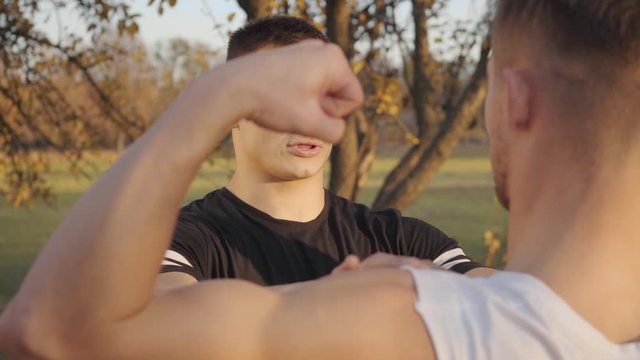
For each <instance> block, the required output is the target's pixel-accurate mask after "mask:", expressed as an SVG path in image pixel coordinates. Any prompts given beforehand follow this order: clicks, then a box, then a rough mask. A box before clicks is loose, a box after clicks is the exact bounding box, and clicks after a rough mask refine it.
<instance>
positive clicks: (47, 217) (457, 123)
mask: <svg viewBox="0 0 640 360" xmlns="http://www.w3.org/2000/svg"><path fill="white" fill-rule="evenodd" d="M490 12H491V4H490V2H489V1H488V0H487V1H485V0H311V1H309V0H136V1H123V0H67V1H60V0H48V1H44V0H43V1H35V0H0V42H1V46H0V149H1V151H0V194H1V195H2V198H1V199H0V309H2V308H3V307H4V305H5V304H6V303H7V301H8V300H9V299H10V297H11V296H12V295H13V294H14V293H15V291H16V290H17V287H18V286H19V284H20V282H21V281H22V279H23V278H24V276H25V274H26V272H27V270H28V268H29V266H30V264H31V263H32V261H33V259H34V257H35V256H36V255H37V252H38V251H39V249H40V248H41V247H42V245H43V244H44V242H45V241H46V240H47V238H48V237H49V236H50V235H51V233H52V232H53V230H54V229H55V227H56V225H57V224H58V223H59V222H60V221H61V219H62V218H63V217H64V215H65V214H66V212H67V211H68V210H69V208H70V207H71V205H72V204H73V203H74V202H75V201H76V199H77V198H78V197H79V196H80V195H81V194H82V192H83V191H84V190H85V189H86V188H87V187H88V186H89V185H90V184H91V183H92V182H93V181H94V180H95V179H96V177H97V176H98V175H99V174H100V173H101V172H102V171H104V169H105V168H107V167H108V166H109V165H110V164H112V163H113V161H114V160H115V159H116V158H117V157H118V156H119V154H121V153H122V151H123V150H125V149H126V147H127V146H128V145H129V144H131V142H132V141H134V140H135V139H136V138H137V137H138V136H139V135H140V134H141V133H142V132H144V130H145V129H146V128H148V127H149V126H150V125H151V124H152V123H153V121H154V120H155V119H156V118H157V117H158V116H159V115H160V114H161V113H162V112H163V110H164V109H165V108H166V107H167V106H168V105H169V104H170V103H171V102H172V100H173V99H174V98H175V97H176V96H177V94H178V93H179V92H180V91H181V90H182V89H183V88H184V87H185V85H186V84H187V83H188V82H189V81H190V80H191V79H193V78H194V77H196V76H198V74H200V73H202V72H204V71H207V69H210V68H212V67H214V66H216V65H217V64H220V63H222V62H224V57H225V52H226V42H227V40H228V37H229V33H230V32H232V31H234V30H236V29H238V28H239V27H240V26H242V25H243V24H244V23H245V22H246V21H249V20H251V19H255V18H258V17H262V16H268V15H271V14H289V15H292V16H296V17H302V18H305V19H308V20H309V21H311V22H313V23H314V24H315V25H316V26H317V27H318V28H320V29H321V30H323V31H324V32H325V33H326V34H327V36H328V37H329V38H330V39H331V40H332V41H334V42H335V43H337V44H338V45H339V46H340V47H341V48H342V49H343V51H344V52H345V54H346V55H347V57H348V58H349V59H350V60H351V63H352V66H353V69H354V71H355V72H356V73H357V75H358V77H359V79H360V81H361V82H362V85H363V87H364V89H365V91H366V93H367V101H366V105H365V107H364V108H363V109H361V110H360V111H358V112H357V113H355V114H353V115H352V116H351V119H350V121H349V125H348V129H347V133H346V135H345V137H344V139H343V141H342V143H340V144H339V145H338V146H337V147H336V148H335V149H334V151H333V153H332V157H331V162H330V164H328V165H327V167H326V179H327V184H326V186H327V188H329V189H331V190H332V191H334V192H336V193H338V194H339V195H341V196H343V197H346V198H349V199H353V200H355V201H357V202H361V203H364V204H367V205H369V206H371V207H373V208H386V207H395V208H399V209H400V210H402V211H403V213H404V214H406V215H408V216H413V217H417V218H420V219H423V220H425V221H427V222H429V223H431V224H434V225H436V226H438V227H439V228H441V229H442V230H443V231H445V232H447V233H448V234H450V235H451V236H453V237H455V238H456V239H457V240H458V241H459V242H460V243H461V244H462V245H463V246H464V247H465V249H466V250H467V252H468V253H469V254H470V255H471V256H472V257H474V258H475V259H477V260H478V261H480V262H484V263H486V264H488V265H490V266H497V267H501V266H503V265H504V263H505V261H506V259H505V256H504V251H505V249H504V244H503V242H502V241H501V239H503V238H504V236H505V233H506V223H507V214H506V212H505V211H504V210H503V209H502V208H501V207H500V205H499V204H498V203H497V201H496V200H495V197H494V193H493V182H492V176H491V166H490V163H489V159H488V145H487V138H486V135H485V132H484V129H483V127H484V125H483V117H482V107H483V100H484V97H485V94H486V86H487V79H486V67H485V66H486V62H487V59H488V56H489V54H490V43H489V40H488V39H489V38H488V34H489V30H490V29H489V19H490ZM265 71H268V70H267V69H265ZM309 71H313V69H312V68H310V69H309ZM212 116H215V114H212ZM233 168H234V160H233V150H232V148H231V145H230V142H229V141H226V142H225V143H224V144H223V145H222V146H221V147H220V148H219V149H218V150H217V151H216V152H215V153H214V154H213V155H212V156H211V159H210V160H209V161H208V162H207V163H205V164H204V165H203V167H202V170H201V171H200V173H199V174H198V176H197V178H196V179H195V181H194V183H193V185H192V186H191V189H190V191H189V193H188V195H187V197H186V198H185V202H186V201H189V200H191V199H195V198H197V197H201V196H203V195H204V194H206V193H207V192H209V191H211V190H213V189H215V188H218V187H221V186H223V185H224V184H225V183H226V181H227V180H228V179H229V177H230V175H231V172H232V171H233ZM60 286H64V284H60ZM0 356H1V355H0Z"/></svg>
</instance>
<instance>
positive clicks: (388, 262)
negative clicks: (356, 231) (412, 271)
mask: <svg viewBox="0 0 640 360" xmlns="http://www.w3.org/2000/svg"><path fill="white" fill-rule="evenodd" d="M407 265H408V266H412V267H415V268H422V269H438V270H441V269H442V268H440V267H438V266H436V265H434V264H433V263H432V262H431V261H428V260H422V259H418V258H416V257H411V256H399V255H393V254H387V253H382V252H379V253H375V254H373V255H371V256H369V257H368V258H366V259H365V260H364V261H361V260H360V259H359V258H358V257H357V256H355V255H348V256H347V257H346V258H345V259H344V261H342V263H340V265H338V266H336V267H335V268H334V269H333V271H331V274H332V275H333V274H337V273H342V272H348V271H353V270H362V269H370V268H379V267H402V266H407Z"/></svg>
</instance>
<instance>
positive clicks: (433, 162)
mask: <svg viewBox="0 0 640 360" xmlns="http://www.w3.org/2000/svg"><path fill="white" fill-rule="evenodd" d="M488 56H489V45H488V41H485V43H484V44H483V47H482V51H481V54H480V60H479V61H478V64H477V65H476V69H475V71H474V73H473V75H472V77H471V79H470V80H469V82H468V84H467V86H466V87H465V89H464V91H463V92H462V95H461V96H460V98H459V100H458V101H456V102H455V103H454V105H453V106H451V107H450V108H449V111H448V112H447V116H446V118H445V119H444V121H443V122H442V123H441V124H440V126H439V129H438V131H437V133H436V134H435V136H434V137H433V139H432V140H431V141H429V142H428V143H423V142H422V139H421V143H420V144H419V145H417V146H414V147H413V148H412V149H411V150H410V151H409V152H408V153H407V155H406V156H405V157H404V158H403V160H401V162H400V164H399V166H398V167H397V168H396V169H394V171H393V172H392V173H391V174H390V175H389V176H388V177H387V179H386V180H385V183H384V185H383V187H382V189H381V190H380V192H379V193H378V196H377V198H376V200H375V201H374V203H373V205H372V207H373V208H374V209H384V208H389V207H393V208H397V209H404V208H406V207H407V206H409V205H410V204H411V203H412V202H413V201H414V200H415V199H416V198H417V197H418V196H419V195H420V194H421V193H422V192H423V191H424V190H425V189H426V188H427V186H428V185H429V183H430V182H431V180H433V177H434V175H435V174H436V173H437V171H438V170H439V169H440V167H441V166H442V164H444V162H445V160H446V159H447V158H448V157H449V156H450V155H451V153H452V151H453V149H454V147H455V145H456V144H457V143H458V141H459V140H460V138H461V137H462V136H463V135H464V133H465V131H466V130H467V129H468V128H469V125H470V124H471V123H472V122H473V120H474V118H475V116H476V114H477V113H478V111H479V110H480V108H481V107H482V103H483V101H484V98H485V95H486V90H487V77H486V75H487V74H486V65H487V61H488ZM405 162H406V163H410V164H409V165H406V164H405ZM398 168H401V169H402V171H403V172H404V176H403V177H398V176H397V175H395V176H394V174H397V173H399V172H400V171H398ZM391 180H393V183H391Z"/></svg>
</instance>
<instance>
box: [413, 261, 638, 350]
mask: <svg viewBox="0 0 640 360" xmlns="http://www.w3.org/2000/svg"><path fill="white" fill-rule="evenodd" d="M405 269H406V270H408V271H409V272H410V273H411V274H412V275H413V279H414V282H415V287H416V292H417V296H418V297H417V299H418V300H417V301H416V304H415V309H416V311H417V312H418V314H419V315H420V316H421V317H422V319H423V320H424V323H425V325H426V327H427V329H428V331H429V334H430V336H431V341H432V343H433V347H434V350H435V353H436V355H437V358H438V359H441V360H448V359H461V360H462V359H464V360H467V359H477V360H482V359H493V360H501V359H505V360H512V359H535V360H537V359H597V360H601V359H602V360H605V359H638V360H640V342H636V343H627V344H615V343H612V342H610V341H609V340H607V339H606V338H605V337H604V335H602V333H600V332H599V331H598V330H597V329H595V328H594V327H593V326H591V324H589V323H588V322H587V321H586V320H584V319H583V318H582V317H580V315H578V314H577V313H576V312H575V311H574V310H573V309H572V308H571V307H570V306H569V305H568V304H567V303H566V302H564V300H563V299H562V298H560V297H559V296H558V295H557V294H555V293H554V292H553V291H552V290H551V289H550V288H549V287H547V286H546V285H545V284H544V283H543V282H542V281H540V280H538V279H536V278H534V277H533V276H530V275H526V274H523V273H516V272H500V273H498V274H496V275H494V276H491V277H489V278H473V279H472V278H468V277H465V276H462V275H458V274H456V273H453V272H450V271H434V270H425V269H415V268H411V267H406V268H405ZM610 305H611V306H615V301H614V300H612V302H611V304H610ZM639 306H640V304H639ZM638 326H640V324H638Z"/></svg>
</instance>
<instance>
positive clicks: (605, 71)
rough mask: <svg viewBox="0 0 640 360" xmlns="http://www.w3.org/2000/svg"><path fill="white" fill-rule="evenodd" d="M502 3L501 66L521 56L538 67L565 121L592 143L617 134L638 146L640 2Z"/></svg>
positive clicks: (497, 28) (497, 30)
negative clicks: (634, 140)
mask: <svg viewBox="0 0 640 360" xmlns="http://www.w3.org/2000/svg"><path fill="white" fill-rule="evenodd" d="M496 5H497V6H496V15H495V21H494V40H495V41H496V44H494V45H497V46H500V47H501V50H502V51H501V53H502V55H500V57H501V58H502V60H501V62H503V64H502V65H504V66H509V62H511V61H513V58H514V56H522V54H524V56H527V57H528V58H529V60H530V62H531V63H533V64H537V65H536V66H538V68H539V69H541V73H544V74H546V76H544V79H545V81H547V82H548V83H549V84H547V85H548V86H547V87H545V90H548V93H547V95H548V97H549V98H550V99H552V101H553V103H554V106H555V107H556V108H557V114H558V117H559V118H561V119H562V122H564V123H565V124H566V125H568V126H567V127H568V128H570V129H571V131H572V132H574V133H576V134H577V135H578V137H579V138H580V139H582V141H587V142H588V143H590V144H596V143H602V140H604V141H605V142H610V140H611V139H613V138H614V137H615V138H616V141H617V142H618V143H619V144H621V145H628V146H631V142H632V140H633V139H634V138H635V139H636V140H637V139H639V138H640V134H639V132H640V121H639V120H637V119H638V115H636V114H640V113H638V112H637V111H640V1H638V0H497V2H496ZM496 34H497V35H496ZM497 42H500V44H497ZM523 47H528V48H529V49H528V50H527V49H525V50H523ZM518 54H520V55H518ZM606 137H608V140H607V139H605V138H606ZM589 139H591V140H592V141H588V140H589ZM625 143H626V144H625Z"/></svg>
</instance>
